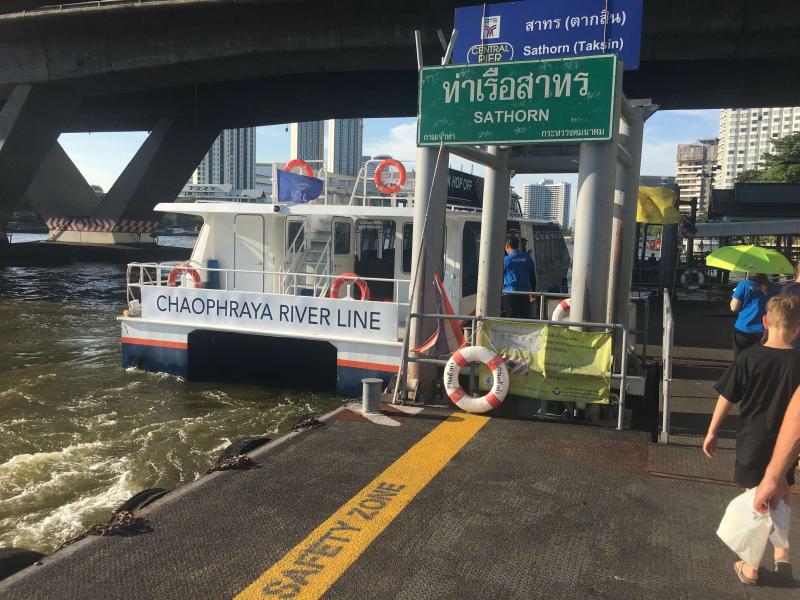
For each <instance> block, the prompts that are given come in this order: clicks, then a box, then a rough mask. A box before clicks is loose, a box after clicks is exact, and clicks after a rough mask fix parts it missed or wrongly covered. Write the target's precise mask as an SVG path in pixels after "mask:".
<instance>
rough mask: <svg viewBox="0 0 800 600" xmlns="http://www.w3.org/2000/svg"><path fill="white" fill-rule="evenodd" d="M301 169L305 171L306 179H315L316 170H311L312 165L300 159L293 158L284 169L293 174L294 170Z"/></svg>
mask: <svg viewBox="0 0 800 600" xmlns="http://www.w3.org/2000/svg"><path fill="white" fill-rule="evenodd" d="M297 167H300V168H301V169H303V171H305V173H306V177H313V176H314V169H312V168H311V165H310V164H308V163H307V162H306V161H304V160H302V159H300V158H293V159H292V160H290V161H289V162H287V163H286V166H285V167H283V170H284V171H288V172H290V173H291V172H292V169H295V168H297Z"/></svg>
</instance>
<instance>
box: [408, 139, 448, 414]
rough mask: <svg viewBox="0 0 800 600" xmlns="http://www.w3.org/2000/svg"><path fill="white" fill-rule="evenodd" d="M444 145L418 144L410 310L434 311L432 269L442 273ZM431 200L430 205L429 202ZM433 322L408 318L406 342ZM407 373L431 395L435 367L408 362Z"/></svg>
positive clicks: (414, 342)
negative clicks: (432, 146)
mask: <svg viewBox="0 0 800 600" xmlns="http://www.w3.org/2000/svg"><path fill="white" fill-rule="evenodd" d="M448 162H449V153H448V151H447V149H446V148H443V147H441V146H440V147H439V148H417V163H416V167H417V172H416V178H415V180H414V227H413V236H412V246H411V264H412V270H411V282H410V290H411V291H412V294H411V308H410V310H411V312H412V313H425V312H428V313H430V312H435V311H436V299H435V294H434V291H433V272H432V271H438V272H439V273H442V274H443V268H442V267H443V262H444V220H445V211H446V208H447V167H448ZM429 204H430V206H429ZM435 326H436V322H435V321H431V320H425V319H411V322H410V326H409V336H408V338H409V344H410V346H409V347H411V348H414V347H416V346H418V345H419V344H421V343H422V342H423V341H424V340H426V339H427V338H428V337H429V336H430V334H431V333H432V332H433V329H434V328H435ZM408 377H409V378H411V379H416V380H418V382H419V384H418V390H419V392H420V393H422V395H423V396H424V397H425V398H433V382H434V378H435V377H436V369H435V368H433V367H430V366H421V365H417V364H415V363H411V364H409V368H408ZM417 400H419V398H417Z"/></svg>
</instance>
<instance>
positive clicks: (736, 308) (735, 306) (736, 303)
mask: <svg viewBox="0 0 800 600" xmlns="http://www.w3.org/2000/svg"><path fill="white" fill-rule="evenodd" d="M740 308H742V303H741V302H739V301H738V300H737V299H736V298H731V312H739V309H740Z"/></svg>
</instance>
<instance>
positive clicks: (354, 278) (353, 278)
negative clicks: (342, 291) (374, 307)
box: [331, 273, 370, 300]
mask: <svg viewBox="0 0 800 600" xmlns="http://www.w3.org/2000/svg"><path fill="white" fill-rule="evenodd" d="M345 283H355V284H356V286H358V289H359V290H360V291H361V299H362V300H369V299H370V295H369V286H368V285H367V282H366V281H364V280H363V279H361V277H359V276H358V275H357V274H356V273H342V274H341V275H339V276H338V277H337V278H336V279H334V280H333V284H331V298H335V299H336V300H338V299H339V288H340V287H342V286H343V285H344V284H345Z"/></svg>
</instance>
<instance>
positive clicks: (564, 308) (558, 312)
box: [550, 298, 572, 321]
mask: <svg viewBox="0 0 800 600" xmlns="http://www.w3.org/2000/svg"><path fill="white" fill-rule="evenodd" d="M571 300H572V298H564V299H563V300H562V301H561V302H559V303H558V305H557V306H556V309H555V310H554V311H553V315H552V316H551V317H550V320H551V321H566V320H567V319H569V307H570V301H571Z"/></svg>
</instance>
